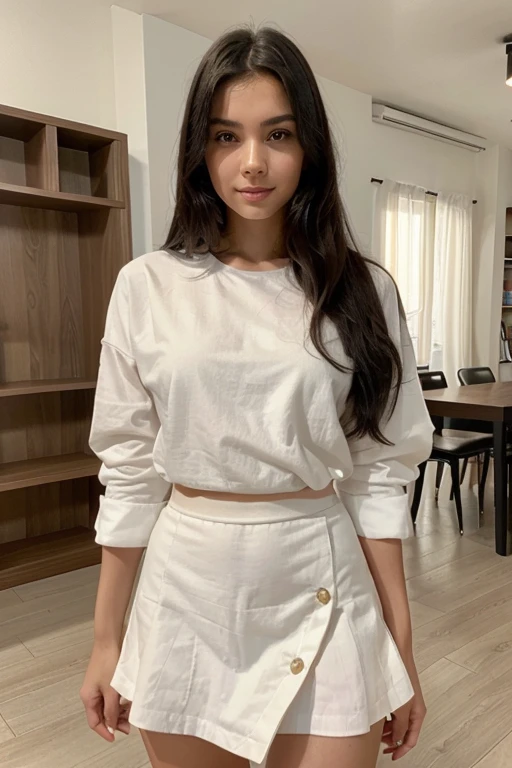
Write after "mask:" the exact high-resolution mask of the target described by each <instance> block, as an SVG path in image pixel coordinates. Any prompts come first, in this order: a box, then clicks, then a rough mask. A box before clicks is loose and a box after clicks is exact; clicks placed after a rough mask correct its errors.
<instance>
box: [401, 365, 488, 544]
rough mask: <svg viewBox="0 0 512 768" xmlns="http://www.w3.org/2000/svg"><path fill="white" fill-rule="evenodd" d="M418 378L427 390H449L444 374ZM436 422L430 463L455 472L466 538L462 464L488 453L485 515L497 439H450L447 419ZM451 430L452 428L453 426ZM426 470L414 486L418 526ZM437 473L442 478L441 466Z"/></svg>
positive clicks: (482, 486) (455, 492)
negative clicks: (446, 431)
mask: <svg viewBox="0 0 512 768" xmlns="http://www.w3.org/2000/svg"><path fill="white" fill-rule="evenodd" d="M418 375H419V378H420V382H421V386H422V388H423V390H424V391H426V390H430V389H445V388H446V387H447V386H448V384H447V382H446V377H445V375H444V373H443V372H442V371H424V372H423V371H420V372H419V373H418ZM432 421H433V423H434V426H435V433H434V446H433V450H432V453H431V454H430V458H429V459H428V461H437V462H438V465H439V464H441V466H442V465H443V464H448V465H449V467H450V469H451V475H452V488H453V495H454V496H455V507H456V509H457V519H458V522H459V531H460V534H461V536H462V535H463V533H464V523H463V520H462V501H461V497H460V477H459V462H460V460H461V459H469V458H472V457H473V456H479V455H480V454H482V453H483V454H484V464H483V471H482V477H481V479H480V480H479V483H478V507H479V510H480V513H482V511H483V505H484V491H485V481H486V479H487V473H488V471H489V459H490V455H491V449H492V444H493V439H492V436H489V435H481V434H480V435H479V434H474V433H472V434H470V435H468V436H467V437H451V436H450V437H448V436H445V435H443V429H444V427H445V419H443V418H442V417H433V419H432ZM450 428H452V427H451V426H450ZM426 467H427V462H423V464H420V467H419V470H420V474H419V477H418V479H417V480H416V484H415V486H414V497H413V502H412V507H411V515H412V521H413V524H414V526H415V527H416V519H417V517H418V510H419V507H420V501H421V494H422V491H423V483H424V481H425V469H426ZM437 474H438V475H439V466H438V471H437Z"/></svg>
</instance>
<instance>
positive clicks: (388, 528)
mask: <svg viewBox="0 0 512 768" xmlns="http://www.w3.org/2000/svg"><path fill="white" fill-rule="evenodd" d="M339 498H340V500H341V501H342V502H343V504H344V505H345V508H346V510H347V512H348V513H349V515H350V517H351V518H352V522H353V523H354V527H355V529H356V532H357V535H358V536H363V537H364V538H366V539H409V538H411V537H412V536H414V526H413V524H412V517H411V512H410V508H409V497H408V495H407V493H403V494H400V495H398V496H352V495H350V494H349V493H343V492H340V493H339Z"/></svg>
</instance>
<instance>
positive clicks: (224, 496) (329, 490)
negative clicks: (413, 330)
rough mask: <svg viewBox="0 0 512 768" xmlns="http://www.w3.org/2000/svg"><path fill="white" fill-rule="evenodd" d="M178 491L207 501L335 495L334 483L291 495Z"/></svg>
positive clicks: (268, 499) (182, 486)
mask: <svg viewBox="0 0 512 768" xmlns="http://www.w3.org/2000/svg"><path fill="white" fill-rule="evenodd" d="M174 487H175V488H176V490H177V491H179V492H180V493H182V494H183V495H184V496H189V497H195V496H204V497H206V498H207V499H220V500H221V501H282V500H285V499H322V498H323V497H324V496H331V494H333V493H334V481H332V482H330V483H329V485H327V486H326V487H325V488H322V489H321V490H319V491H314V490H313V488H302V489H301V490H300V491H290V492H289V493H228V492H224V491H203V490H201V489H199V488H188V487H187V486H186V485H179V484H178V483H175V484H174Z"/></svg>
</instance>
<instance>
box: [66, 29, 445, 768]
mask: <svg viewBox="0 0 512 768" xmlns="http://www.w3.org/2000/svg"><path fill="white" fill-rule="evenodd" d="M432 430H433V428H432V425H431V422H430V419H429V417H428V414H427V411H426V408H425V404H424V400H423V397H422V393H421V389H420V387H419V384H418V378H417V374H416V365H415V360H414V354H413V350H412V347H411V343H410V338H409V336H408V333H407V329H406V325H405V322H404V317H403V311H402V310H401V304H400V300H399V297H398V295H397V291H396V288H395V285H394V283H393V281H392V279H391V278H390V277H389V276H388V274H387V273H386V272H385V271H384V270H382V269H381V268H379V267H378V266H376V265H375V264H374V263H372V262H370V261H369V260H367V259H365V258H364V257H363V256H362V255H361V254H360V253H358V251H357V250H356V248H355V246H354V243H353V239H352V238H351V237H350V235H349V231H348V227H347V223H346V220H345V216H344V212H343V208H342V205H341V202H340V196H339V192H338V179H337V173H336V159H335V154H334V150H333V144H332V140H331V134H330V130H329V125H328V120H327V117H326V113H325V109H324V106H323V103H322V99H321V96H320V93H319V90H318V87H317V83H316V81H315V78H314V75H313V73H312V71H311V69H310V67H309V65H308V63H307V62H306V60H305V59H304V57H303V55H302V54H301V53H300V51H299V50H298V49H297V47H296V46H295V45H294V43H293V42H291V41H290V40H289V39H288V38H287V37H286V36H285V35H283V34H282V33H280V32H278V31H276V30H274V29H272V28H263V29H260V30H259V31H257V32H254V31H252V30H251V29H246V28H238V29H236V30H235V31H231V32H229V33H227V34H225V35H223V36H222V37H221V38H220V39H218V40H217V41H216V42H215V43H214V44H213V45H212V47H211V48H210V50H209V51H208V52H207V53H206V55H205V56H204V58H203V60H202V62H201V63H200V65H199V69H198V71H197V74H196V76H195V78H194V81H193V83H192V86H191V89H190V93H189V96H188V101H187V105H186V111H185V116H184V122H183V128H182V135H181V145H180V153H179V160H178V181H177V199H176V209H175V213H174V219H173V222H172V226H171V230H170V233H169V237H168V239H167V242H166V244H165V246H164V248H163V249H162V250H160V251H157V252H155V253H151V254H148V255H146V256H142V257H141V258H138V259H136V260H134V261H133V262H132V263H130V264H128V265H127V266H125V267H124V268H123V269H122V270H121V272H120V274H119V277H118V280H117V283H116V286H115V289H114V292H113V295H112V298H111V302H110V307H109V312H108V317H107V322H106V329H105V335H104V339H103V345H102V353H101V365H100V371H99V380H98V387H97V394H96V401H95V410H94V418H93V424H92V431H91V437H90V445H91V447H92V449H93V450H94V451H95V453H96V454H97V455H98V456H99V457H100V458H101V460H102V462H103V463H102V468H101V471H100V475H99V477H100V479H101V481H102V482H103V484H104V485H105V486H106V492H105V496H104V497H102V498H101V505H100V511H99V515H98V518H97V523H96V531H97V537H96V541H97V542H98V543H99V544H101V545H102V546H103V559H102V566H101V576H100V582H99V588H98V597H97V604H96V611H95V642H94V649H93V652H92V657H91V661H90V665H89V668H88V670H87V673H86V677H85V681H84V684H83V687H82V690H81V697H82V700H83V702H84V705H85V708H86V711H87V718H88V722H89V725H90V726H91V728H93V729H94V730H95V731H96V732H97V733H98V734H99V735H100V736H102V737H103V738H105V739H107V740H108V741H112V740H113V739H114V731H115V730H116V729H118V730H119V731H122V732H124V733H127V732H128V730H129V725H130V723H131V724H133V725H134V726H137V727H138V728H139V729H140V730H141V733H142V737H143V740H144V743H145V745H146V748H147V751H148V754H149V757H150V760H151V763H152V765H153V766H154V768H248V766H249V765H253V766H255V765H260V766H261V765H266V766H267V768H328V767H330V766H343V768H374V766H375V764H376V760H377V755H378V752H379V746H380V743H381V741H383V742H384V743H385V744H386V745H387V749H385V752H386V753H389V754H391V755H392V758H393V759H394V760H396V759H398V758H400V757H402V756H403V755H405V754H406V753H407V752H408V751H409V750H410V749H412V748H413V747H414V745H415V744H416V741H417V738H418V733H419V730H420V727H421V724H422V721H423V718H424V716H425V705H424V702H423V698H422V694H421V690H420V685H419V682H418V675H417V673H416V669H415V664H414V660H413V653H412V642H411V624H410V616H409V609H408V602H407V595H406V589H405V579H404V571H403V563H402V549H401V539H404V538H406V537H408V536H410V535H411V533H412V526H411V521H410V516H409V509H408V500H407V495H406V493H405V490H404V489H405V486H406V485H407V484H408V483H411V482H412V481H414V479H415V478H416V476H417V466H418V464H419V463H420V462H422V461H424V460H425V459H426V458H427V457H428V455H429V453H430V449H431V441H432ZM171 489H172V490H171ZM144 550H146V551H145V558H144V562H143V567H142V571H141V575H140V579H139V582H138V586H137V590H136V594H135V598H134V603H133V607H132V610H131V613H130V619H129V623H128V627H127V629H126V634H125V635H124V638H122V635H123V621H124V617H125V613H126V612H127V607H128V604H129V599H130V595H131V591H132V586H133V584H134V581H135V577H136V572H137V569H138V566H139V563H140V560H141V556H142V554H143V552H144Z"/></svg>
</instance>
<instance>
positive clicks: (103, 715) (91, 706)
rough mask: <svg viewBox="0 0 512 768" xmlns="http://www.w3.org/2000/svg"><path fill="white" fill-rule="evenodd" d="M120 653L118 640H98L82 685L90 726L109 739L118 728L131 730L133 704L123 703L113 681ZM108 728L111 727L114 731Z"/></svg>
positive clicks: (123, 730) (81, 693) (111, 739)
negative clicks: (100, 641) (129, 716)
mask: <svg viewBox="0 0 512 768" xmlns="http://www.w3.org/2000/svg"><path fill="white" fill-rule="evenodd" d="M119 654H120V649H119V646H117V645H115V644H114V645H99V644H95V645H94V647H93V650H92V654H91V658H90V661H89V665H88V667H87V671H86V673H85V678H84V682H83V683H82V687H81V689H80V698H81V699H82V703H83V705H84V707H85V714H86V716H87V722H88V724H89V727H90V728H92V730H93V731H96V733H97V734H98V736H101V737H102V738H103V739H105V740H106V741H110V742H112V741H114V731H115V730H116V729H117V730H118V731H121V732H122V733H126V734H128V733H130V724H129V722H128V714H129V708H130V704H129V703H127V704H121V703H120V698H121V697H120V695H119V694H118V693H117V691H115V690H114V689H113V688H112V687H111V685H110V681H111V680H112V678H113V676H114V671H115V668H116V665H117V662H118V660H119ZM109 728H111V729H112V731H111V732H110V731H109V730H108V729H109Z"/></svg>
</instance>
